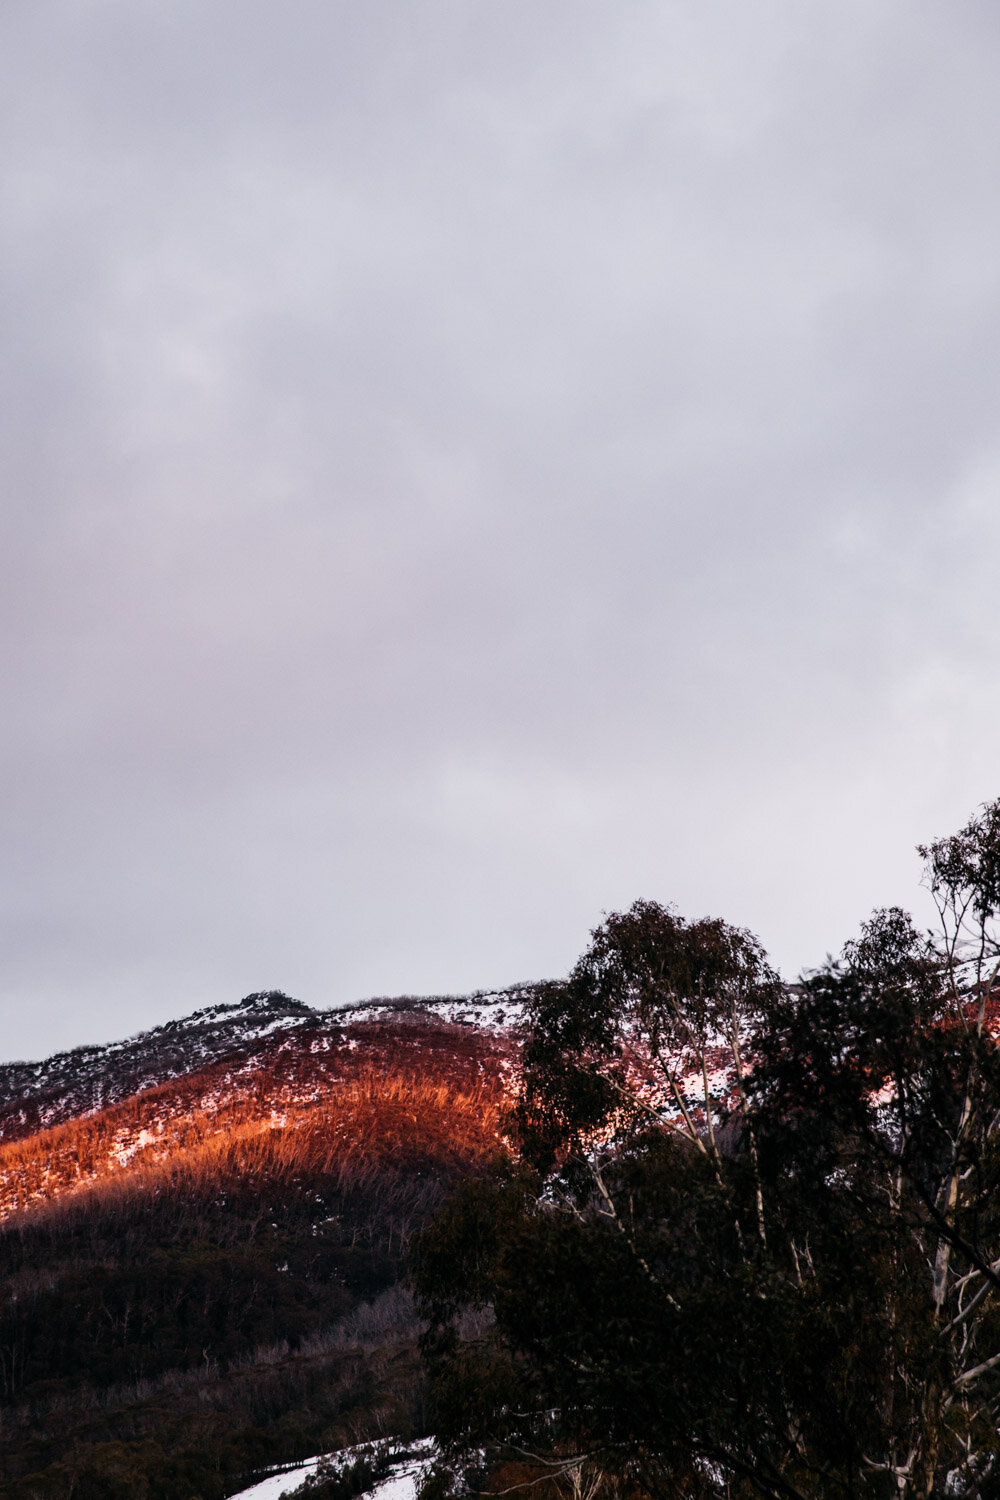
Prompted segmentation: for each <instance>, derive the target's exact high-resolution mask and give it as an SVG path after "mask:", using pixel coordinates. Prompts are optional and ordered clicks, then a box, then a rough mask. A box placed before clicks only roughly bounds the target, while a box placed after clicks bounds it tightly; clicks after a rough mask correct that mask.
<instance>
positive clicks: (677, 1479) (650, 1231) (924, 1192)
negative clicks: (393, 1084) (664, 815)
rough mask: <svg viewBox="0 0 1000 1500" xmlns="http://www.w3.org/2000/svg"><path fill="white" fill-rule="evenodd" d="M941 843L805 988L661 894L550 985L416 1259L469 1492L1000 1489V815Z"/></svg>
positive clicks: (734, 932) (452, 1451) (997, 807)
mask: <svg viewBox="0 0 1000 1500" xmlns="http://www.w3.org/2000/svg"><path fill="white" fill-rule="evenodd" d="M920 853H921V855H922V856H923V858H924V861H925V881H926V884H927V886H928V888H929V890H930V892H931V895H932V897H933V899H934V902H935V904H936V907H937V911H938V916H939V925H938V928H937V930H936V931H935V932H933V933H930V934H922V933H920V932H918V931H917V930H916V928H915V926H914V924H913V922H912V920H911V918H910V917H909V916H908V915H907V914H906V913H905V912H903V911H901V910H899V909H896V908H893V909H890V910H887V911H881V912H876V913H874V914H873V915H872V917H871V918H870V919H869V920H868V921H867V922H866V923H864V924H863V925H862V928H861V931H860V934H859V936H858V937H857V938H856V939H855V940H854V941H852V942H851V943H849V944H848V945H847V947H846V948H845V950H844V953H843V955H842V956H841V958H840V959H839V960H838V961H836V962H828V963H827V964H826V965H825V966H824V967H822V968H821V969H819V970H818V971H816V972H814V973H811V974H809V975H807V976H806V977H804V978H803V980H802V981H801V982H800V983H799V984H797V985H792V986H786V985H783V984H781V983H780V981H779V979H778V976H777V975H776V973H775V972H774V970H773V969H772V967H771V966H770V964H769V962H768V960H767V957H766V954H765V953H764V950H763V949H762V947H761V945H760V943H759V942H758V941H757V939H756V938H754V937H753V936H752V935H751V934H750V933H748V932H745V931H743V930H741V929H738V928H734V927H732V926H730V925H728V924H727V923H725V922H723V921H720V920H717V919H706V920H702V921H696V922H688V921H685V920H684V919H683V918H682V917H680V916H679V915H678V914H677V913H676V912H675V911H674V910H672V909H670V908H667V907H663V906H659V905H657V904H655V903H653V902H638V903H636V905H634V906H633V907H632V908H631V909H630V910H629V911H627V912H624V913H620V914H614V915H611V916H609V917H608V918H607V919H606V920H605V921H604V922H603V923H602V925H601V926H600V927H598V928H597V929H596V931H595V932H594V934H593V938H592V942H591V944H590V947H589V948H588V949H587V951H586V952H585V953H584V954H583V956H582V957H581V959H580V960H579V962H578V963H577V965H576V967H575V968H574V970H573V972H572V973H571V975H570V976H569V978H568V980H567V981H566V982H565V983H562V984H554V985H551V986H549V987H548V988H547V989H545V990H544V991H543V992H540V993H539V994H538V995H537V997H536V999H535V1001H534V1002H533V1005H532V1008H531V1013H530V1015H529V1017H528V1028H527V1034H526V1042H525V1049H524V1057H523V1075H522V1080H521V1086H520V1093H519V1097H518V1101H517V1105H516V1107H515V1109H514V1111H513V1114H512V1118H511V1122H510V1123H511V1139H512V1150H511V1154H510V1156H509V1158H507V1159H506V1160H504V1161H502V1162H499V1163H498V1164H497V1168H496V1171H495V1172H494V1173H493V1175H492V1176H491V1177H490V1178H488V1179H479V1180H477V1181H475V1182H472V1183H468V1184H466V1185H465V1186H464V1187H462V1188H461V1189H460V1190H459V1191H458V1192H457V1193H456V1194H455V1195H454V1196H453V1197H452V1198H451V1199H450V1200H449V1202H448V1204H447V1205H446V1207H445V1209H444V1211H443V1212H442V1214H441V1215H440V1216H439V1218H438V1220H437V1221H436V1223H435V1224H434V1225H433V1226H432V1228H431V1229H430V1230H429V1231H427V1232H426V1233H425V1235H424V1236H423V1238H422V1240H421V1242H420V1245H419V1247H418V1253H417V1255H416V1257H415V1262H414V1280H415V1284H416V1287H417V1290H418V1294H419V1297H420V1299H421V1304H422V1307H423V1309H424V1311H425V1314H426V1316H427V1318H428V1333H427V1335H426V1338H425V1352H426V1356H427V1359H428V1362H429V1365H430V1369H431V1373H432V1389H433V1399H434V1402H435V1406H436V1417H437V1420H438V1424H439V1429H440V1432H441V1435H442V1438H443V1439H444V1440H445V1443H446V1445H447V1448H448V1452H449V1455H450V1459H451V1461H452V1472H453V1473H454V1475H456V1476H457V1478H456V1480H455V1483H456V1484H457V1485H458V1487H459V1488H461V1486H462V1484H463V1483H465V1484H466V1485H468V1484H469V1483H472V1482H473V1481H472V1479H471V1477H470V1476H471V1475H472V1472H473V1470H474V1469H476V1467H477V1466H479V1468H480V1470H482V1471H483V1472H486V1471H488V1472H489V1473H491V1474H492V1475H493V1478H492V1479H491V1480H490V1481H489V1483H490V1484H492V1486H493V1487H494V1488H498V1489H501V1490H502V1489H505V1488H507V1489H512V1488H515V1487H517V1486H519V1485H521V1484H531V1483H544V1484H547V1485H549V1486H550V1487H551V1486H555V1487H557V1488H560V1487H561V1488H562V1489H563V1490H566V1489H568V1490H569V1491H571V1492H573V1493H575V1494H576V1495H577V1496H579V1495H580V1494H581V1493H583V1492H585V1493H586V1495H588V1496H590V1495H594V1494H597V1493H598V1492H599V1491H601V1490H606V1491H608V1492H609V1493H611V1492H615V1493H618V1492H620V1493H623V1494H624V1493H628V1494H631V1495H635V1496H637V1497H638V1496H642V1495H650V1496H655V1497H667V1496H678V1497H681V1496H683V1497H692V1500H715V1497H718V1500H722V1497H726V1500H736V1497H742V1496H751V1495H763V1496H768V1497H773V1500H779V1497H789V1500H794V1497H806V1496H808V1497H817V1500H819V1497H822V1500H826V1497H847V1496H862V1495H863V1496H866V1497H867V1496H872V1497H879V1496H886V1497H889V1496H899V1497H905V1500H910V1497H917V1496H921V1497H936V1496H941V1497H944V1496H946V1495H947V1496H967V1497H972V1496H983V1497H985V1496H988V1495H993V1494H997V1493H1000V1468H998V1463H997V1449H998V1446H1000V1443H998V1436H997V1428H998V1420H1000V1192H998V1187H1000V1181H998V1178H1000V1049H998V1044H997V1034H998V1027H997V998H998V993H997V979H998V966H1000V930H998V920H997V919H998V912H1000V802H997V803H993V804H990V805H989V806H987V807H985V808H983V809H981V810H980V812H979V813H977V815H976V816H975V817H974V818H972V819H971V820H970V822H969V823H968V824H967V825H966V826H965V827H964V828H963V829H962V830H960V832H959V833H958V834H956V835H954V836H952V837H950V838H945V839H939V840H937V841H935V842H933V843H931V844H929V845H927V846H926V847H922V848H921V850H920ZM470 1315H474V1316H473V1320H472V1322H471V1323H470V1321H469V1320H470ZM470 1328H473V1329H475V1330H478V1331H476V1332H475V1334H474V1336H470V1335H469V1329H470ZM484 1465H485V1470H484V1469H483V1466H484ZM463 1476H464V1478H463ZM437 1482H438V1483H440V1480H438V1481H437ZM483 1482H484V1481H483V1480H482V1477H480V1479H479V1480H477V1481H475V1483H477V1484H482V1483H483Z"/></svg>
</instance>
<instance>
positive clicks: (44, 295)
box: [0, 0, 1000, 1051]
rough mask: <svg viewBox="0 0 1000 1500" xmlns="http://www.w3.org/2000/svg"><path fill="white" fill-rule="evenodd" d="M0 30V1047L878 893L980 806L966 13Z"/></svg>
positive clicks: (545, 9)
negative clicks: (596, 931) (655, 902)
mask: <svg viewBox="0 0 1000 1500" xmlns="http://www.w3.org/2000/svg"><path fill="white" fill-rule="evenodd" d="M0 28H2V33H3V35H2V40H3V46H2V47H0V129H2V131H3V135H4V139H5V140H6V141H7V142H8V156H9V161H10V167H11V170H10V172H9V173H8V175H7V177H6V185H5V187H4V188H3V190H2V192H3V196H2V199H0V226H2V227H0V257H2V274H3V278H4V284H5V296H4V298H3V302H2V305H3V308H4V311H3V312H2V313H0V325H2V326H0V351H2V352H0V390H2V393H3V400H2V402H0V482H2V486H3V493H4V495H5V546H4V549H3V553H2V556H0V612H2V618H3V622H4V638H5V641H6V642H7V645H6V649H5V653H4V657H3V663H4V664H3V667H2V672H3V680H4V698H5V702H6V703H7V704H8V705H10V708H9V711H8V713H7V715H6V717H5V721H4V729H3V733H2V735H0V765H2V768H3V774H4V780H5V784H6V786H7V787H8V788H9V789H10V794H9V797H8V800H7V804H6V810H5V813H4V815H3V816H4V823H5V828H4V835H5V837H4V844H3V847H4V848H5V849H6V851H7V853H6V855H5V856H4V858H3V861H2V862H0V892H2V894H3V903H4V904H3V908H2V909H3V911H4V913H5V921H6V925H7V931H6V935H5V941H4V945H3V949H2V951H3V954H4V955H5V956H4V958H3V960H2V962H0V1003H2V1004H3V1005H5V1006H6V1007H7V1008H8V1009H9V1013H10V1024H9V1029H8V1041H7V1043H6V1044H5V1045H6V1046H7V1048H8V1050H10V1051H26V1050H30V1051H42V1050H46V1049H47V1048H48V1047H49V1046H50V1045H56V1044H62V1043H68V1042H72V1041H82V1040H86V1039H89V1038H90V1037H92V1036H96V1035H98V1034H100V1035H110V1034H113V1033H114V1032H116V1031H122V1030H128V1029H130V1028H132V1027H134V1026H137V1025H139V1024H145V1023H147V1022H150V1021H153V1020H157V1019H163V1018H164V1016H165V1015H166V1014H167V1013H179V1012H181V1011H183V1010H185V1009H188V1008H190V1006H191V1005H193V1004H195V1003H199V1002H201V1001H204V1000H208V999H218V998H228V997H230V996H231V995H233V994H236V993H239V992H242V991H244V990H249V989H256V988H260V987H261V986H262V985H266V984H271V983H274V984H278V985H281V986H282V987H283V988H286V989H297V990H298V992H299V993H301V994H302V996H303V998H305V999H307V1000H310V1001H312V1002H313V1003H316V1004H327V1003H331V1002H333V1001H336V1000H348V999H352V998H354V997H355V996H356V995H357V994H359V993H362V992H371V991H381V992H385V991H388V990H393V989H396V990H418V989H422V988H423V989H427V988H435V989H436V988H446V989H449V988H450V989H461V988H466V987H470V986H472V985H475V984H494V983H502V982H504V981H505V980H512V979H516V978H523V977H526V976H529V975H531V974H542V973H557V972H561V971H564V970H565V969H566V968H567V967H568V965H569V964H570V963H571V962H572V960H573V958H574V956H575V954H576V953H577V952H578V951H579V949H580V948H581V947H582V946H583V944H584V943H585V941H586V935H587V929H588V928H589V927H590V926H591V925H592V924H593V923H594V922H596V921H597V920H598V919H599V917H600V913H601V911H602V909H606V908H609V907H613V906H616V905H621V904H623V903H626V902H628V901H630V900H631V899H633V898H634V897H636V896H639V895H645V896H653V897H658V898H660V899H666V900H669V899H676V900H677V901H678V902H680V903H681V905H682V906H683V907H684V908H685V909H688V908H689V907H690V909H692V910H695V911H699V912H700V911H703V910H710V911H718V912H719V913H720V914H722V915H726V916H731V917H732V918H733V919H734V920H739V921H747V922H751V923H752V924H753V925H755V926H758V927H759V929H760V932H761V935H762V937H763V939H764V941H765V942H766V943H769V944H770V945H771V946H772V947H773V950H774V952H775V954H776V956H777V957H778V959H779V961H780V962H781V963H782V964H783V966H784V967H785V968H786V969H787V970H788V971H789V972H794V970H795V969H796V968H797V967H798V966H799V965H800V964H803V963H809V962H815V961H818V960H819V959H821V958H822V956H823V953H824V952H825V951H826V949H827V948H835V947H837V946H839V944H840V942H841V941H842V940H843V938H844V937H845V936H847V935H848V932H849V931H850V928H851V925H852V923H853V922H854V921H856V920H857V919H858V918H860V917H861V916H863V915H864V914H865V913H866V911H867V910H868V908H869V907H870V905H871V904H872V903H873V902H874V901H876V900H900V901H903V902H904V903H905V902H907V901H908V900H910V899H911V897H913V896H914V894H915V893H914V891H913V884H914V880H915V875H916V866H915V863H914V861H913V858H912V855H911V854H910V849H911V848H912V845H913V844H914V843H915V842H916V841H917V840H918V839H920V838H925V837H927V836H929V835H931V834H933V833H937V832H944V831H946V830H947V829H948V828H949V827H950V826H954V825H957V823H958V822H959V821H960V820H961V819H962V818H964V816H965V815H966V814H967V813H968V812H969V811H970V810H971V808H972V807H973V806H974V805H975V804H976V803H977V802H978V801H979V800H981V799H982V798H984V797H987V796H990V795H992V794H993V793H994V792H995V791H996V790H997V788H996V785H995V780H994V778H995V772H994V769H993V765H992V755H991V750H990V747H991V746H992V744H994V743H995V741H996V731H997V728H998V724H997V717H998V715H997V711H996V709H995V707H994V694H993V691H992V683H993V682H994V681H995V680H996V669H997V648H996V631H995V628H994V626H993V623H992V618H991V609H990V603H989V601H990V597H991V582H992V576H991V575H992V564H991V558H992V555H993V548H992V545H991V544H992V541H993V540H994V534H995V531H996V525H997V523H996V521H995V520H994V513H995V511H996V506H995V504H993V499H994V492H995V489H996V479H997V473H998V453H1000V435H998V432H997V423H996V416H995V401H994V398H993V392H994V391H995V389H996V376H997V370H996V362H997V358H998V356H997V353H996V350H997V349H998V348H1000V340H998V338H997V333H998V326H997V325H998V318H1000V285H998V274H997V271H996V256H995V254H994V249H993V247H994V245H995V242H996V235H997V231H998V227H1000V203H998V195H997V190H996V183H997V181H998V180H1000V175H998V171H997V168H998V165H1000V163H998V161H997V155H998V152H1000V147H998V145H997V142H998V141H1000V131H998V128H997V127H998V124H1000V120H998V118H997V116H998V113H1000V105H998V104H997V101H996V90H995V87H994V86H993V80H994V78H995V64H996V58H997V48H998V36H997V30H998V27H997V21H996V17H995V15H994V13H993V11H992V10H991V9H990V8H989V7H987V6H985V5H981V4H973V3H959V4H957V5H955V6H952V7H949V10H948V14H947V16H945V15H944V14H942V13H941V12H940V10H939V9H937V8H936V7H932V6H927V5H907V6H903V5H901V4H897V3H889V0H885V3H879V4H877V5H871V4H867V3H866V4H862V3H860V0H858V3H849V4H846V5H838V6H837V7H833V6H829V5H824V4H820V3H810V4H807V5H803V6H800V7H797V8H796V9H795V11H794V12H791V11H789V9H788V8H787V7H786V6H779V5H773V6H772V5H769V4H765V5H762V6H756V7H754V8H753V9H752V10H750V9H748V8H747V7H745V6H741V5H739V4H736V3H735V0H731V3H720V4H718V5H713V6H711V7H700V8H697V9H691V8H689V7H684V6H681V5H675V4H670V5H666V6H662V7H642V6H624V7H618V8H616V9H614V10H609V9H608V8H607V7H606V6H604V5H601V4H597V3H583V4H574V5H572V6H570V5H568V4H566V3H565V0H547V3H545V0H543V3H541V4H536V3H532V4H530V5H529V4H515V5H512V6H504V7H485V6H479V7H470V6H468V5H464V4H463V5H459V4H451V3H446V0H441V3H440V4H437V5H435V6H434V7H432V8H422V9H420V10H419V11H417V10H400V8H399V7H397V6H391V5H388V4H383V3H381V0H373V3H370V4H366V5H365V6H364V7H363V8H360V9H359V8H358V7H356V6H351V5H347V4H339V3H335V4H330V3H322V4H320V3H318V0H297V3H294V4H292V5H290V6H287V7H284V8H283V9H282V11H281V12H280V14H279V13H278V12H277V11H275V10H274V9H273V8H272V7H265V6H263V5H259V4H256V3H251V4H247V3H241V4H239V5H237V4H235V3H234V0H218V3H215V4H213V5H212V6H210V7H207V8H206V7H204V6H195V5H193V4H190V3H186V0H182V3H178V4H176V5H172V6H170V7H169V8H167V9H166V10H165V9H164V8H163V7H159V6H154V5H151V4H150V5H146V4H138V5H137V4H134V3H131V0H130V3H129V4H124V3H122V0H90V3H88V4H84V5H81V4H79V3H74V4H69V3H67V0H41V3H39V0H36V3H34V4H32V5H31V6H30V7H29V6H27V5H23V4H18V5H15V6H13V7H11V8H10V10H9V12H8V14H7V15H6V16H5V18H4V20H3V22H2V23H0ZM852 914H853V915H852Z"/></svg>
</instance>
